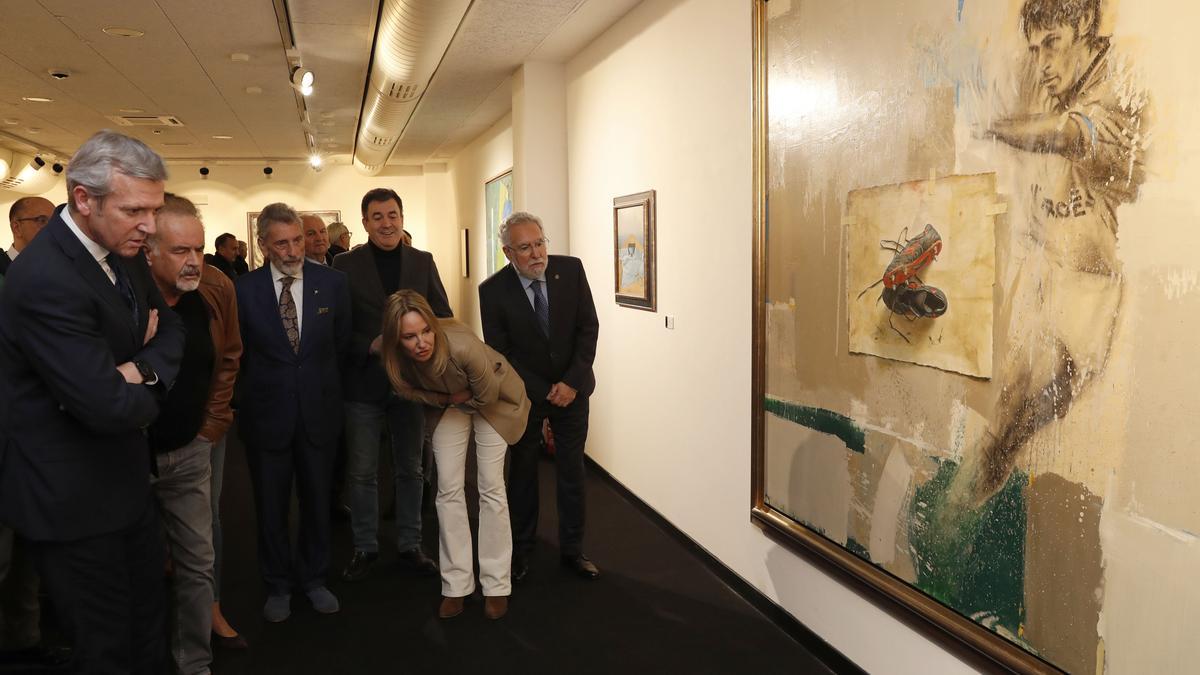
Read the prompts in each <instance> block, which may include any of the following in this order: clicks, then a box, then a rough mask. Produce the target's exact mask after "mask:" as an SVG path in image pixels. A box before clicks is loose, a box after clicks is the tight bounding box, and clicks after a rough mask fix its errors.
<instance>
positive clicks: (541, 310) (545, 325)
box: [529, 281, 550, 337]
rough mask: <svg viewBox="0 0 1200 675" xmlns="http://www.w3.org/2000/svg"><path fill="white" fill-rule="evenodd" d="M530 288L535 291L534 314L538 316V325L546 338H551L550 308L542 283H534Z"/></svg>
mask: <svg viewBox="0 0 1200 675" xmlns="http://www.w3.org/2000/svg"><path fill="white" fill-rule="evenodd" d="M529 287H530V288H532V289H533V313H534V314H537V320H538V325H540V326H541V327H542V332H543V333H545V334H546V337H550V306H549V304H548V303H547V302H546V296H545V295H543V294H542V282H541V281H534V282H533V283H532V284H529Z"/></svg>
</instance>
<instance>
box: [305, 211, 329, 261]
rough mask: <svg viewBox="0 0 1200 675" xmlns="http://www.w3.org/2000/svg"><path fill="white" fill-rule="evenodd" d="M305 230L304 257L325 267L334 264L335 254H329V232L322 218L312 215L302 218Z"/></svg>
mask: <svg viewBox="0 0 1200 675" xmlns="http://www.w3.org/2000/svg"><path fill="white" fill-rule="evenodd" d="M300 221H301V225H302V226H303V229H304V257H306V258H308V259H309V260H311V261H313V262H315V263H319V264H321V265H325V266H326V267H328V266H330V265H332V264H333V254H332V253H330V252H329V230H327V229H326V228H325V221H324V220H322V219H321V216H317V215H313V214H311V213H309V214H305V215H303V216H300Z"/></svg>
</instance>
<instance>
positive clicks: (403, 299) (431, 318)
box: [380, 288, 450, 393]
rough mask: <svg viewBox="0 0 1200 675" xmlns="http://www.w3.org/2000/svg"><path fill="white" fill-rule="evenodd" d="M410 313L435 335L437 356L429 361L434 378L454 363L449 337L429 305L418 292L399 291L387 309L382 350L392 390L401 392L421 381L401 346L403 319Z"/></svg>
mask: <svg viewBox="0 0 1200 675" xmlns="http://www.w3.org/2000/svg"><path fill="white" fill-rule="evenodd" d="M409 312H416V313H417V314H418V315H420V317H421V318H422V319H424V320H425V323H427V324H429V328H430V330H432V331H433V336H434V339H433V356H432V357H430V359H429V368H430V369H432V371H433V374H434V375H440V374H441V373H442V372H444V371H445V370H446V365H447V364H448V363H449V362H450V345H449V344H447V343H446V333H445V331H443V330H442V326H441V324H440V323H439V322H438V318H437V315H435V314H434V313H433V309H432V308H431V307H430V306H429V302H428V301H427V300H426V299H425V297H424V296H423V295H421V294H420V293H418V292H416V291H414V290H410V289H407V288H406V289H403V290H399V291H396V292H395V293H392V295H391V297H389V298H388V300H387V304H386V305H384V307H383V340H382V344H381V346H380V350H381V352H382V353H383V369H384V370H385V371H386V372H387V376H388V380H389V381H390V382H391V383H392V389H399V388H400V385H401V384H402V383H405V382H407V383H408V384H409V385H411V384H412V383H413V382H416V381H417V379H416V365H415V364H414V363H413V360H412V358H410V357H409V355H408V352H406V351H405V350H404V347H403V345H401V344H400V319H401V318H403V317H404V315H405V314H408V313H409ZM443 393H446V392H443Z"/></svg>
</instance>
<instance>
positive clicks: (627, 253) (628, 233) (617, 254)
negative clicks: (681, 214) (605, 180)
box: [613, 190, 658, 312]
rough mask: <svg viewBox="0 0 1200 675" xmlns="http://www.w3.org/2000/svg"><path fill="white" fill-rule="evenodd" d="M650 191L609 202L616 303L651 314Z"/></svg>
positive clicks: (652, 230) (653, 273) (653, 274)
mask: <svg viewBox="0 0 1200 675" xmlns="http://www.w3.org/2000/svg"><path fill="white" fill-rule="evenodd" d="M656 258H657V245H656V243H655V203H654V190H648V191H646V192H639V193H637V194H632V195H625V196H623V197H617V198H616V199H613V266H614V280H615V285H616V296H615V297H616V301H617V304H618V305H620V306H622V307H632V308H634V309H644V310H646V311H649V312H653V311H655V310H656V309H657V307H658V296H657V294H656V288H655V277H656V276H657V272H658V270H657V263H656V262H655V259H656Z"/></svg>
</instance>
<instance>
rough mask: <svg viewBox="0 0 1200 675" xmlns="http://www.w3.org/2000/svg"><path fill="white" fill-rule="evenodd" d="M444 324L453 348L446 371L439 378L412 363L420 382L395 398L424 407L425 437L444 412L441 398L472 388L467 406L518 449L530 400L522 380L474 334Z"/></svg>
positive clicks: (403, 388)
mask: <svg viewBox="0 0 1200 675" xmlns="http://www.w3.org/2000/svg"><path fill="white" fill-rule="evenodd" d="M440 323H441V326H442V332H443V333H444V334H445V335H446V341H447V342H448V343H449V345H450V359H449V361H448V362H447V363H446V370H445V372H443V373H441V374H440V375H435V374H433V373H430V372H429V371H428V369H427V367H426V364H423V363H413V365H414V366H415V370H416V373H417V381H416V382H408V381H405V382H402V383H401V386H400V387H399V388H397V390H396V394H397V395H399V396H400V397H401V398H406V399H409V400H410V401H417V402H419V403H423V404H425V411H426V412H425V432H426V433H427V434H432V433H433V430H434V429H436V428H437V424H438V421H440V420H441V418H442V411H443V410H444V408H443V407H442V406H441V404H440V403H439V398H440V395H441V394H453V393H455V392H458V391H462V390H464V389H470V390H471V393H472V394H473V395H474V397H473V398H471V399H470V400H469V401H467V402H466V403H464V404H463V405H462V407H463V408H468V409H470V410H472V411H477V412H478V413H479V414H481V415H483V418H484V419H485V420H487V421H488V424H491V425H492V428H494V429H495V430H496V433H498V434H500V436H501V437H502V438H504V441H505V442H506V443H508V444H509V445H514V444H516V442H517V441H519V440H520V439H521V436H522V435H524V434H525V424H526V422H527V421H528V420H529V397H528V396H526V395H525V383H524V382H523V381H522V380H521V376H520V375H518V374H517V371H515V370H513V368H512V366H511V365H509V363H508V360H507V359H505V358H504V356H502V355H501V354H500V353H499V352H497V351H496V350H494V349H492V348H491V347H489V346H487V345H486V344H484V343H483V341H482V340H480V339H479V338H478V337H475V334H474V333H472V332H471V329H469V328H467V327H466V326H464V325H462V324H461V323H459V322H458V321H456V320H454V319H441V320H440Z"/></svg>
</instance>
